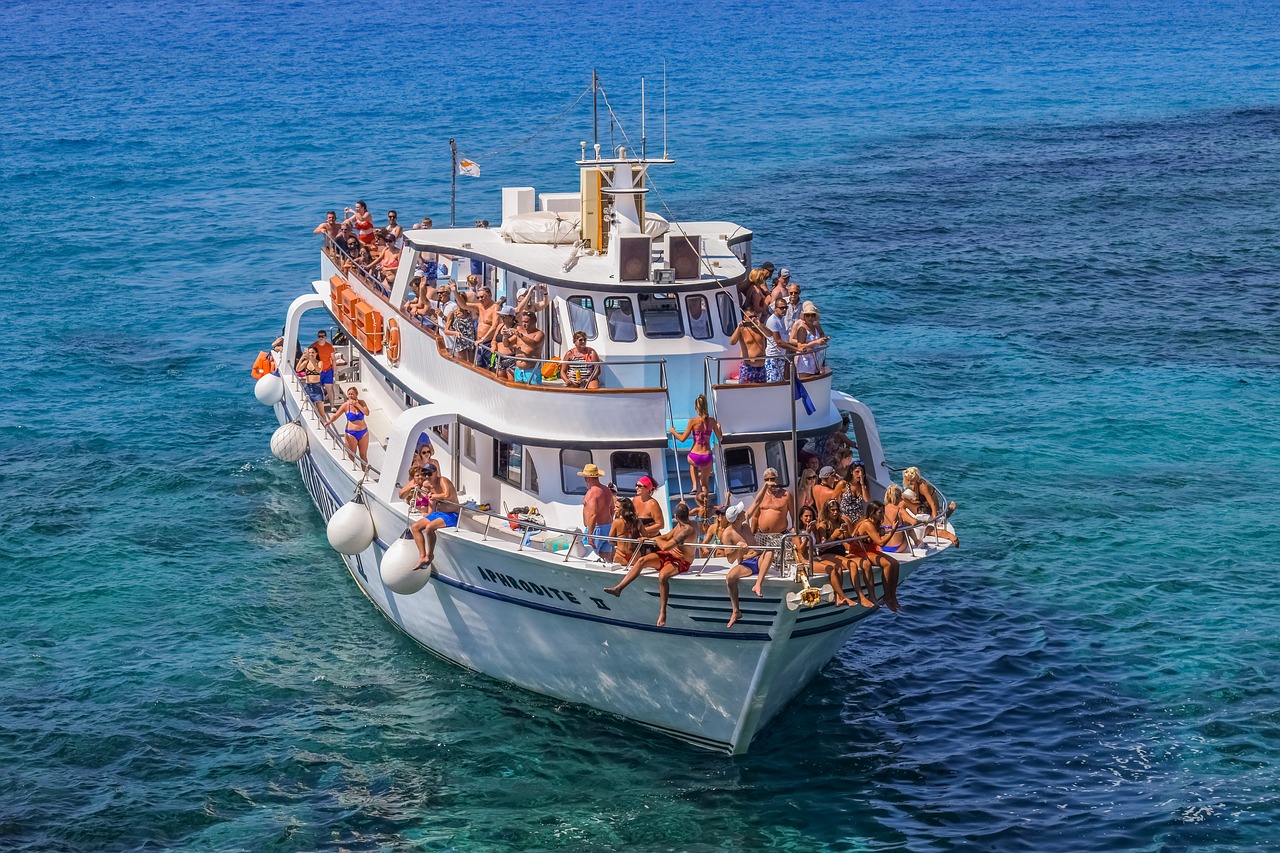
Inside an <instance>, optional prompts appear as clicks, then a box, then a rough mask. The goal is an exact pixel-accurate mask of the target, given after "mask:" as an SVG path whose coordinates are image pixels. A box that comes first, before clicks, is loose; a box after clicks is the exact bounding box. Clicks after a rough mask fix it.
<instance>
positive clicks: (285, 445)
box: [271, 421, 309, 462]
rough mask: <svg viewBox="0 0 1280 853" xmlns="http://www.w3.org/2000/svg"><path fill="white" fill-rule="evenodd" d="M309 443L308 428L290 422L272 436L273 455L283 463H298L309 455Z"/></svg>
mask: <svg viewBox="0 0 1280 853" xmlns="http://www.w3.org/2000/svg"><path fill="white" fill-rule="evenodd" d="M308 443H309V439H308V438H307V428H306V427H304V426H303V425H302V424H300V423H298V422H297V421H290V422H289V423H287V424H281V425H280V428H279V429H277V430H276V431H275V432H273V433H272V434H271V453H272V455H273V456H275V457H276V458H277V459H279V460H280V461H281V462H297V461H298V460H299V459H301V458H302V457H303V456H306V455H307V445H308Z"/></svg>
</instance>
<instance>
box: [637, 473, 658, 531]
mask: <svg viewBox="0 0 1280 853" xmlns="http://www.w3.org/2000/svg"><path fill="white" fill-rule="evenodd" d="M656 486H657V483H655V482H653V480H652V479H650V478H649V476H648V475H646V476H644V477H641V478H640V480H639V482H637V483H636V496H635V499H634V500H632V503H633V504H635V507H636V518H638V519H640V523H641V524H643V525H644V535H645V536H657V535H658V532H659V531H660V530H662V525H663V524H664V523H665V520H666V516H665V515H663V514H662V504H660V503H658V501H657V499H656V498H654V496H653V490H654V488H655V487H656Z"/></svg>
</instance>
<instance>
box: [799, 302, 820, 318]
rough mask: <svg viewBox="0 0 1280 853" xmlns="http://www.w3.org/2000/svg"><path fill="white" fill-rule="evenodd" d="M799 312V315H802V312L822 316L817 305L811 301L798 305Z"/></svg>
mask: <svg viewBox="0 0 1280 853" xmlns="http://www.w3.org/2000/svg"><path fill="white" fill-rule="evenodd" d="M800 313H801V315H804V314H816V315H817V316H819V317H821V316H822V314H821V313H820V312H819V311H818V306H817V305H814V304H813V303H812V302H806V303H805V304H804V305H801V306H800Z"/></svg>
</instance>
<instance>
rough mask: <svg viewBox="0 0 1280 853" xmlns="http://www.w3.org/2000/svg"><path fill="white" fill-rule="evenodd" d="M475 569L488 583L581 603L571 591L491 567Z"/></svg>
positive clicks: (572, 602) (544, 596)
mask: <svg viewBox="0 0 1280 853" xmlns="http://www.w3.org/2000/svg"><path fill="white" fill-rule="evenodd" d="M476 569H477V570H479V572H480V577H482V578H484V579H485V580H487V581H489V582H490V583H500V584H502V585H503V586H505V587H510V588H511V589H522V590H524V591H525V592H531V593H533V594H534V595H540V596H542V597H543V598H556V599H559V600H560V601H567V602H569V603H570V604H578V605H581V604H582V602H580V601H578V597H577V596H576V595H574V594H573V593H571V592H566V591H564V590H559V589H556V588H555V587H553V586H543V585H541V584H536V583H533V582H531V581H527V580H523V579H521V578H513V577H511V575H504V574H503V573H502V572H495V571H493V570H492V569H486V568H484V567H483V566H476Z"/></svg>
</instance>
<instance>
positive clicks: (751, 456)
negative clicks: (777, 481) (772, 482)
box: [720, 444, 760, 495]
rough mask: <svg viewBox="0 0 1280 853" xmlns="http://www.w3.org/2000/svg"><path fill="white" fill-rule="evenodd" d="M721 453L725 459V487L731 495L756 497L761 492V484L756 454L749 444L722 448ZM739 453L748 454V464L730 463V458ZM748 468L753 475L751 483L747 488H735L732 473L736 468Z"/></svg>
mask: <svg viewBox="0 0 1280 853" xmlns="http://www.w3.org/2000/svg"><path fill="white" fill-rule="evenodd" d="M720 452H721V454H722V456H723V458H724V486H725V489H726V490H727V491H728V492H729V494H731V495H745V494H751V495H754V494H755V493H756V492H758V491H760V482H759V480H757V479H756V452H755V450H754V449H753V448H752V447H751V445H749V444H733V445H729V446H721V448H720ZM737 453H746V454H747V461H746V463H738V464H736V465H735V464H733V463H731V462H730V461H729V458H730V456H732V455H735V454H737ZM744 467H745V468H746V470H747V471H749V472H750V474H751V482H750V484H749V485H747V486H743V487H735V486H734V484H733V476H732V473H731V472H732V471H733V470H734V469H735V468H738V469H741V468H744Z"/></svg>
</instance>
